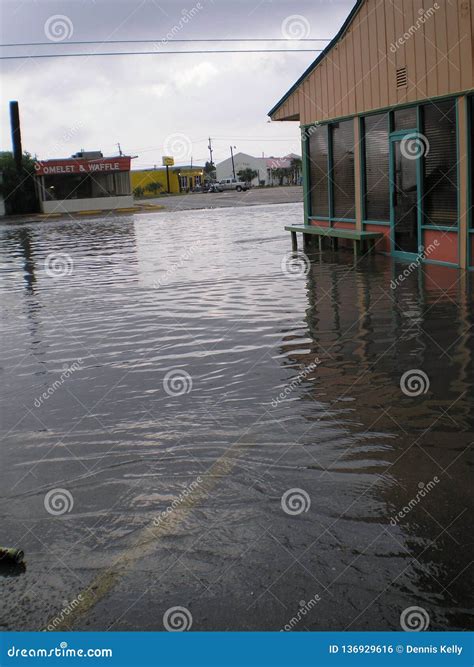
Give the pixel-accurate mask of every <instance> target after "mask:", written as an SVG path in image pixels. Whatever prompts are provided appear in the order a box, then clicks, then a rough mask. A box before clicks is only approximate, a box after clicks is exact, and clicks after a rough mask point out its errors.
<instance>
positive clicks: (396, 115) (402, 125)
mask: <svg viewBox="0 0 474 667" xmlns="http://www.w3.org/2000/svg"><path fill="white" fill-rule="evenodd" d="M417 127H418V123H417V120H416V107H410V108H409V109H397V111H394V112H393V129H394V130H395V131H397V130H416V128H417Z"/></svg>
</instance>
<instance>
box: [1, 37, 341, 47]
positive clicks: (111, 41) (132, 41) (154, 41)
mask: <svg viewBox="0 0 474 667" xmlns="http://www.w3.org/2000/svg"><path fill="white" fill-rule="evenodd" d="M162 41H163V38H158V39H107V40H102V41H101V40H84V41H69V40H68V41H64V42H51V41H49V42H14V43H12V44H0V48H7V47H8V48H10V47H15V46H69V45H79V44H157V43H161V42H162ZM165 41H166V43H170V42H172V43H173V44H175V43H180V44H186V43H191V44H194V43H203V42H204V43H205V42H208V43H211V42H214V43H220V42H330V41H331V40H330V39H329V38H327V37H316V38H314V39H313V38H310V37H302V38H301V39H298V38H295V39H293V38H291V39H290V38H284V37H281V38H274V37H269V38H268V39H266V38H265V37H258V38H256V39H251V38H248V37H243V38H242V39H239V38H236V37H235V38H234V37H232V38H227V37H225V38H223V39H171V40H165Z"/></svg>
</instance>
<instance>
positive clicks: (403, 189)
mask: <svg viewBox="0 0 474 667" xmlns="http://www.w3.org/2000/svg"><path fill="white" fill-rule="evenodd" d="M414 135H415V133H413V132H411V133H410V135H408V136H406V137H395V138H392V139H391V141H390V149H391V150H390V154H391V155H390V160H391V167H392V170H391V171H392V178H391V179H390V180H391V183H390V188H391V207H390V208H391V221H392V252H393V253H397V254H404V255H416V254H418V252H419V247H420V238H419V227H418V190H419V182H418V180H419V160H420V159H421V156H420V155H419V154H418V152H417V150H416V148H415V150H413V146H415V147H416V143H417V141H418V140H417V138H416V136H414Z"/></svg>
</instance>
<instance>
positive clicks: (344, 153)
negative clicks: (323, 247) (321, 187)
mask: <svg viewBox="0 0 474 667" xmlns="http://www.w3.org/2000/svg"><path fill="white" fill-rule="evenodd" d="M331 137H332V165H333V168H332V192H333V203H334V217H335V218H355V179H354V124H353V121H352V120H346V121H344V122H342V123H334V124H333V125H331Z"/></svg>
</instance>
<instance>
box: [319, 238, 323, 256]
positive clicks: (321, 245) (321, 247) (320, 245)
mask: <svg viewBox="0 0 474 667" xmlns="http://www.w3.org/2000/svg"><path fill="white" fill-rule="evenodd" d="M318 247H319V252H321V251H322V249H323V237H322V236H321V235H319V236H318Z"/></svg>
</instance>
